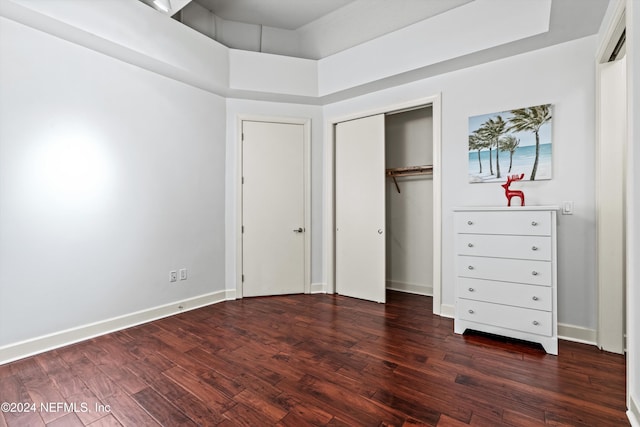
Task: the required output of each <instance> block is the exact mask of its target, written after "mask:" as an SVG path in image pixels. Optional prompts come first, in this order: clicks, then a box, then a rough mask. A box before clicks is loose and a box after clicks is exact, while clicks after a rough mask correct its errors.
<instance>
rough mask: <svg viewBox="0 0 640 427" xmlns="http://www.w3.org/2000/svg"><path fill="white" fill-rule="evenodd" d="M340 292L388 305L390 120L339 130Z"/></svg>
mask: <svg viewBox="0 0 640 427" xmlns="http://www.w3.org/2000/svg"><path fill="white" fill-rule="evenodd" d="M335 144H336V148H335V153H336V154H335V156H336V159H335V162H336V178H335V182H336V184H335V185H336V192H335V194H336V261H335V266H336V292H337V293H338V294H341V295H346V296H350V297H355V298H361V299H365V300H370V301H376V302H382V303H383V302H385V230H384V228H385V186H384V180H385V174H384V168H385V163H384V115H383V114H380V115H377V116H371V117H365V118H363V119H358V120H352V121H349V122H343V123H339V124H337V125H336V143H335Z"/></svg>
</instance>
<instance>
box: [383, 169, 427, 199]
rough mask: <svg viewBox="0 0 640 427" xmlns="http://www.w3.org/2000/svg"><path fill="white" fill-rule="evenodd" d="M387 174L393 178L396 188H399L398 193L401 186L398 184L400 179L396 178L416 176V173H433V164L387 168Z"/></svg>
mask: <svg viewBox="0 0 640 427" xmlns="http://www.w3.org/2000/svg"><path fill="white" fill-rule="evenodd" d="M385 174H386V175H387V176H388V177H390V178H393V183H394V184H395V185H396V190H398V193H399V192H400V186H398V181H397V180H396V178H401V177H404V176H416V175H433V165H422V166H407V167H403V168H391V169H386V170H385Z"/></svg>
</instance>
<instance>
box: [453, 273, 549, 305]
mask: <svg viewBox="0 0 640 427" xmlns="http://www.w3.org/2000/svg"><path fill="white" fill-rule="evenodd" d="M552 290H553V289H552V288H551V286H534V285H523V284H520V283H509V282H494V281H491V280H480V279H469V278H466V277H460V278H459V279H458V298H465V299H473V300H477V301H485V302H493V303H498V304H504V305H512V306H515V307H525V308H532V309H535V310H543V311H551V310H552V308H553V300H552V294H553V292H552Z"/></svg>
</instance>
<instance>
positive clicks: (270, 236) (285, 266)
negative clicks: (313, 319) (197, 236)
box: [242, 121, 306, 297]
mask: <svg viewBox="0 0 640 427" xmlns="http://www.w3.org/2000/svg"><path fill="white" fill-rule="evenodd" d="M242 133H243V141H242V174H243V184H242V225H243V233H242V274H243V278H244V281H243V285H242V295H243V296H244V297H248V296H260V295H279V294H292V293H303V292H304V277H305V271H304V268H305V262H304V260H305V258H304V257H305V254H304V248H305V240H304V239H305V231H306V230H305V229H304V126H303V125H301V124H289V123H268V122H256V121H243V122H242Z"/></svg>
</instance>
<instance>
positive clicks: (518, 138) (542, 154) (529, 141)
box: [469, 104, 553, 183]
mask: <svg viewBox="0 0 640 427" xmlns="http://www.w3.org/2000/svg"><path fill="white" fill-rule="evenodd" d="M552 119H553V114H552V108H551V104H544V105H537V106H534V107H527V108H518V109H515V110H509V111H502V112H500V113H492V114H483V115H480V116H473V117H469V182H472V183H475V182H503V181H506V180H507V176H510V175H518V176H519V175H520V174H524V180H528V181H539V180H544V179H551V144H552V141H551V125H552Z"/></svg>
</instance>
